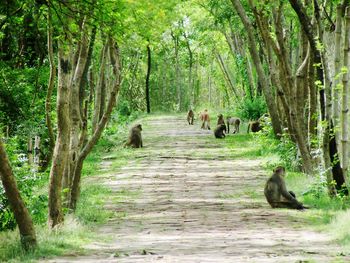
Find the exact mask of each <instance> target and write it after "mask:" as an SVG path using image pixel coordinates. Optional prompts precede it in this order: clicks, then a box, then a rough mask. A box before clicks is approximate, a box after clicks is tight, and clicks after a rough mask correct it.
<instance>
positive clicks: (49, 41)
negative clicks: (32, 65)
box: [42, 6, 56, 170]
mask: <svg viewBox="0 0 350 263" xmlns="http://www.w3.org/2000/svg"><path fill="white" fill-rule="evenodd" d="M47 49H48V58H49V62H50V78H49V83H48V85H47V94H46V100H45V120H46V126H47V130H48V135H49V151H48V154H47V156H46V160H45V164H44V166H43V167H42V170H46V168H47V167H48V166H49V164H50V162H51V160H52V154H53V150H54V148H55V134H54V132H53V128H52V121H51V97H52V92H53V88H54V86H55V78H56V65H55V60H54V55H53V43H52V18H51V7H50V6H49V7H48V16H47Z"/></svg>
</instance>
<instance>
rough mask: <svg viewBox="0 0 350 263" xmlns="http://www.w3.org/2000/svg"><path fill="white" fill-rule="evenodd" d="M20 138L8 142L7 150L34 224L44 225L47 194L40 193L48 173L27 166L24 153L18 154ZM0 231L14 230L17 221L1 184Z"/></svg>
mask: <svg viewBox="0 0 350 263" xmlns="http://www.w3.org/2000/svg"><path fill="white" fill-rule="evenodd" d="M18 142H19V140H18V138H17V137H13V138H11V139H8V140H7V143H6V150H7V154H8V157H9V159H10V161H11V164H12V168H13V172H14V175H15V177H16V181H17V186H18V189H19V191H20V193H21V197H22V199H23V200H24V202H25V204H26V206H27V208H28V210H29V212H30V213H31V215H32V217H33V220H34V222H36V223H38V224H43V223H45V222H46V220H47V201H48V198H47V194H46V193H41V192H40V191H39V189H40V187H41V186H42V185H43V184H44V183H45V182H46V181H47V178H48V174H47V173H37V172H34V171H33V169H32V167H30V166H29V165H28V164H27V159H26V158H25V155H24V154H23V153H20V152H18V150H17V149H18ZM0 222H1V223H0V231H3V230H6V229H14V228H15V227H16V221H15V219H14V215H13V213H12V211H11V208H10V204H9V202H8V199H7V198H6V196H5V190H4V188H3V185H2V184H0Z"/></svg>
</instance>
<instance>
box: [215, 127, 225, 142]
mask: <svg viewBox="0 0 350 263" xmlns="http://www.w3.org/2000/svg"><path fill="white" fill-rule="evenodd" d="M224 131H226V125H225V124H220V125H218V127H216V129H215V130H214V135H215V138H220V139H222V138H225V133H224Z"/></svg>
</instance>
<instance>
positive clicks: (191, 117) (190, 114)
mask: <svg viewBox="0 0 350 263" xmlns="http://www.w3.org/2000/svg"><path fill="white" fill-rule="evenodd" d="M193 120H194V112H193V110H189V111H188V113H187V122H188V124H189V125H193Z"/></svg>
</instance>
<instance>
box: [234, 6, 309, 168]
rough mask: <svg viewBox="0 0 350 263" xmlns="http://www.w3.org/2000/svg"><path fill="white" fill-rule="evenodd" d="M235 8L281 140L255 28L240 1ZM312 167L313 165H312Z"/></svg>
mask: <svg viewBox="0 0 350 263" xmlns="http://www.w3.org/2000/svg"><path fill="white" fill-rule="evenodd" d="M231 2H232V4H233V6H234V7H235V9H236V11H237V13H238V15H239V17H240V19H241V21H242V23H243V25H244V26H245V28H246V30H247V34H248V44H249V50H250V54H251V56H252V59H253V61H254V64H255V68H256V71H257V73H258V79H259V83H260V84H261V86H262V89H263V93H264V96H265V99H266V104H267V107H268V109H269V113H270V116H271V122H272V128H273V131H274V134H275V136H276V137H277V138H279V137H280V136H281V135H282V126H281V122H280V119H279V116H278V111H277V105H276V103H275V100H274V96H273V93H272V90H271V88H270V87H269V84H268V81H267V77H266V75H265V73H264V69H263V67H262V64H261V61H260V58H259V53H258V50H257V48H256V42H255V39H254V28H253V26H252V24H251V21H250V20H249V18H248V16H247V14H246V13H245V11H244V8H243V6H242V4H241V2H240V1H239V0H231ZM310 166H311V164H310Z"/></svg>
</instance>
